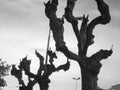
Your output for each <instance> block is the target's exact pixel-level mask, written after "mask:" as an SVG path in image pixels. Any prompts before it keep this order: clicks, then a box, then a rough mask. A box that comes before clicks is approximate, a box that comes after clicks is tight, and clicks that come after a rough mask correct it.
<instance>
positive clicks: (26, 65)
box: [11, 50, 70, 90]
mask: <svg viewBox="0 0 120 90" xmlns="http://www.w3.org/2000/svg"><path fill="white" fill-rule="evenodd" d="M47 53H48V56H49V61H47V62H48V63H47V64H45V63H44V57H43V56H42V55H41V54H40V53H39V52H37V50H35V54H36V56H37V57H38V58H39V60H40V63H39V69H38V71H37V74H34V73H32V72H31V71H30V64H31V61H30V60H28V59H27V56H26V57H25V58H23V59H22V61H21V62H20V65H19V66H18V68H16V66H15V65H12V70H11V75H13V76H15V77H16V78H17V79H18V81H19V85H21V86H20V88H19V90H33V86H34V85H35V84H36V83H38V84H39V86H40V90H48V88H49V83H50V79H49V76H50V75H51V74H52V73H53V72H56V71H59V70H64V71H67V70H68V69H69V66H70V62H69V61H68V60H67V62H66V63H65V64H63V65H60V66H58V67H55V65H54V64H53V62H54V59H55V58H57V56H56V53H55V52H52V51H51V50H48V51H47ZM22 71H24V72H25V75H27V76H28V81H29V82H28V84H27V85H25V82H24V81H23V79H22V77H23V73H22Z"/></svg>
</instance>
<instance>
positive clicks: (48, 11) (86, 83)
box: [45, 0, 113, 90]
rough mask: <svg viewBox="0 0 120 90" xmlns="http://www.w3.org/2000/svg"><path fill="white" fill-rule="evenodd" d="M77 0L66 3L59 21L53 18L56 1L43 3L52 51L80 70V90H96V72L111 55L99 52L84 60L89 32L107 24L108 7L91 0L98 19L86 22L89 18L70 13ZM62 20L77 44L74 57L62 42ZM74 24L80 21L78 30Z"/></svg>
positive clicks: (89, 37)
mask: <svg viewBox="0 0 120 90" xmlns="http://www.w3.org/2000/svg"><path fill="white" fill-rule="evenodd" d="M76 1H77V0H67V6H66V8H65V13H64V15H63V16H62V18H61V19H60V18H58V17H57V15H56V11H57V6H58V0H49V1H48V2H47V3H45V15H46V16H47V18H48V19H49V21H50V24H49V25H50V29H51V30H52V33H53V38H54V40H55V43H56V44H55V45H56V50H57V51H60V52H62V53H63V54H64V55H65V56H66V57H67V58H69V59H72V60H75V61H76V62H78V64H79V66H80V68H81V76H82V77H81V78H82V90H97V86H98V85H97V80H98V78H97V76H98V74H99V72H100V68H101V66H102V64H101V63H100V61H101V60H103V59H106V58H108V57H109V56H111V54H112V53H113V51H112V49H110V50H103V49H101V50H100V51H98V52H97V53H95V54H93V55H91V56H90V57H88V56H87V50H88V47H89V46H90V45H92V44H93V43H94V37H95V36H94V35H93V29H94V27H95V26H96V25H98V24H102V25H105V24H107V23H109V22H110V20H111V17H110V12H109V6H108V5H107V4H106V3H105V2H104V1H103V0H95V1H96V3H97V7H98V11H99V12H100V16H98V17H96V18H95V19H93V20H92V21H90V22H89V23H88V21H89V19H88V18H89V16H88V15H87V16H85V15H83V17H75V16H73V9H74V6H75V3H76ZM64 18H65V19H66V21H67V22H69V23H70V24H71V25H72V27H73V31H74V33H75V35H76V38H77V41H78V54H75V53H73V52H72V51H70V50H69V49H68V47H67V46H66V43H65V41H64V35H63V34H64V26H63V24H64V23H63V21H64ZM78 20H82V24H81V28H80V29H79V28H78Z"/></svg>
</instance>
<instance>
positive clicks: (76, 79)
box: [73, 77, 80, 90]
mask: <svg viewBox="0 0 120 90" xmlns="http://www.w3.org/2000/svg"><path fill="white" fill-rule="evenodd" d="M73 79H74V80H75V81H76V84H75V90H77V81H78V80H79V79H80V77H78V78H74V77H73Z"/></svg>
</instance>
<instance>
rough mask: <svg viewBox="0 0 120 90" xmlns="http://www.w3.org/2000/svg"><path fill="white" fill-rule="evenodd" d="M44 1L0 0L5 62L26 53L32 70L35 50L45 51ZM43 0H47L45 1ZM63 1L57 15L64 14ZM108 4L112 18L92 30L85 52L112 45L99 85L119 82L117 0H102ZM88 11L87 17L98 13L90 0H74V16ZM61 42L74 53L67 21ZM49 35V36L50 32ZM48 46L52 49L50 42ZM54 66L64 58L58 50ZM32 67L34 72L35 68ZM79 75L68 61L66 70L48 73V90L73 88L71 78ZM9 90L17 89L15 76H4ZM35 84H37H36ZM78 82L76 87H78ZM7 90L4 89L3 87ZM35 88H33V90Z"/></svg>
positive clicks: (16, 60) (119, 9) (119, 16)
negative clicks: (88, 46)
mask: <svg viewBox="0 0 120 90" xmlns="http://www.w3.org/2000/svg"><path fill="white" fill-rule="evenodd" d="M44 1H45V0H0V55H1V57H0V58H2V59H3V60H5V61H7V62H8V63H9V64H18V63H19V59H21V58H23V57H25V56H26V54H27V55H28V58H29V59H31V60H32V65H31V67H32V68H31V71H33V72H36V71H37V69H38V62H39V60H38V59H37V58H36V56H35V54H34V50H35V49H37V50H38V51H39V52H40V53H41V54H42V55H43V56H45V52H46V46H47V45H46V43H47V37H48V30H49V20H48V19H47V17H46V16H45V14H44V5H43V2H44ZM46 1H47V0H46ZM66 1H67V0H59V2H60V4H59V6H58V12H57V15H58V16H59V17H61V16H62V14H63V13H64V8H65V6H66ZM104 1H105V2H107V4H108V5H109V6H110V12H111V17H112V20H111V22H110V23H109V24H107V25H105V26H104V25H98V26H96V28H95V29H94V34H95V44H94V45H92V46H91V47H90V48H89V51H88V55H91V54H93V53H95V52H97V51H99V50H100V49H110V47H111V46H112V44H113V45H114V47H113V54H112V56H111V57H109V58H108V59H106V60H103V61H102V64H103V66H102V68H101V71H100V74H99V81H98V84H99V86H100V87H102V88H109V87H110V86H111V85H114V84H118V83H120V78H119V76H120V71H119V69H120V60H119V58H120V55H119V53H120V41H119V38H120V30H119V28H120V22H119V21H120V5H119V4H120V0H104ZM83 14H86V15H87V14H89V16H90V20H92V19H93V18H95V17H96V16H98V15H99V12H98V11H97V7H96V3H95V1H94V0H78V1H77V3H76V7H75V9H74V15H76V16H82V15H83ZM64 26H65V41H66V43H67V46H68V47H69V48H70V49H71V50H72V51H74V52H75V53H77V42H76V38H75V35H74V33H73V31H72V29H71V26H70V24H69V23H67V22H65V25H64ZM51 36H52V35H51ZM50 46H51V48H52V50H55V47H54V41H53V39H52V40H51V43H50ZM57 55H58V60H55V64H56V66H58V65H60V64H64V63H65V62H66V57H65V56H64V55H63V54H61V53H58V54H57ZM35 70H36V71H35ZM79 76H80V68H79V66H78V64H77V63H76V62H74V61H71V67H70V70H69V71H67V72H63V71H60V72H57V73H54V74H52V75H51V83H50V90H73V89H75V81H74V80H73V79H72V77H79ZM7 82H8V86H9V90H17V88H15V87H14V86H16V85H18V82H17V79H16V78H14V77H12V76H9V78H7ZM36 87H37V86H36ZM80 88H81V86H80V81H78V89H79V90H80ZM6 90H8V88H7V89H6ZM36 90H37V89H36Z"/></svg>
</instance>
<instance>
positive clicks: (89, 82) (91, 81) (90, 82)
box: [81, 68, 97, 90]
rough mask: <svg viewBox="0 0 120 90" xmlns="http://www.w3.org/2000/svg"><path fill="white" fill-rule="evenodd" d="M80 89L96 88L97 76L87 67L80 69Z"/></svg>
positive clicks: (95, 89) (91, 89) (90, 89)
mask: <svg viewBox="0 0 120 90" xmlns="http://www.w3.org/2000/svg"><path fill="white" fill-rule="evenodd" d="M81 76H82V90H97V77H95V76H93V75H92V74H91V73H90V72H89V70H88V69H83V68H82V69H81Z"/></svg>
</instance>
